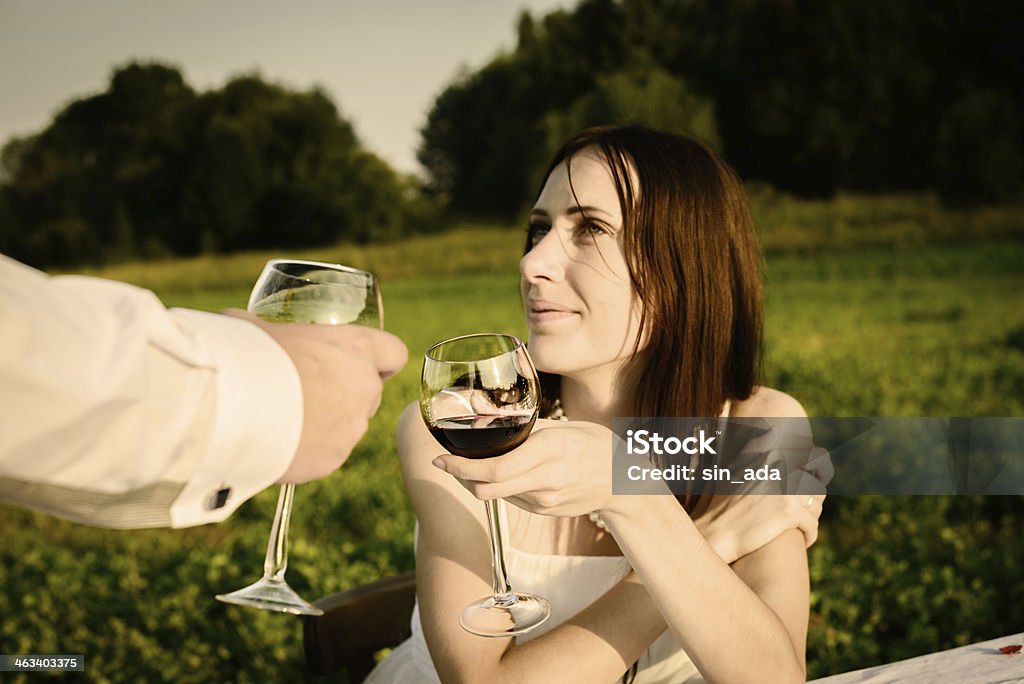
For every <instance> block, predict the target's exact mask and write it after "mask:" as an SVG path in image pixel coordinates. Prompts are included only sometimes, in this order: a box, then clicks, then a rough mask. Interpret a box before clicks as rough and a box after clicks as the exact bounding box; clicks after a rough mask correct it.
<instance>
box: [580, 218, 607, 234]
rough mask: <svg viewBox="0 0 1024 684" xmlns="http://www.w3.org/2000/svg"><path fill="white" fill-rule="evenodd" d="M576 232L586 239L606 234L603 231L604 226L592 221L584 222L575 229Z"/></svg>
mask: <svg viewBox="0 0 1024 684" xmlns="http://www.w3.org/2000/svg"><path fill="white" fill-rule="evenodd" d="M577 231H578V233H579V234H580V235H584V236H587V237H598V236H599V235H604V234H605V233H607V232H608V231H606V230H605V229H604V226H602V225H600V224H598V223H594V222H593V221H584V222H583V223H581V224H580V225H579V226H578V227H577Z"/></svg>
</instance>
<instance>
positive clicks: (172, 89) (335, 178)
mask: <svg viewBox="0 0 1024 684" xmlns="http://www.w3.org/2000/svg"><path fill="white" fill-rule="evenodd" d="M0 178H2V180H3V182H4V187H3V196H4V198H5V204H4V205H0V210H3V211H0V241H2V243H0V244H2V245H3V246H4V247H5V249H6V250H8V251H9V253H11V254H13V255H14V256H17V257H20V258H22V259H24V260H26V261H29V262H30V263H33V264H36V265H70V264H77V263H83V262H101V261H104V260H107V259H124V258H129V257H131V256H135V255H139V256H157V255H163V254H166V253H168V252H171V253H176V254H197V253H200V252H211V251H224V250H236V249H242V248H252V247H286V246H307V245H322V244H327V243H331V242H335V241H337V240H339V239H341V238H349V239H358V240H360V241H370V240H379V239H386V238H391V237H395V236H398V235H401V234H403V233H405V232H406V231H410V230H418V229H421V228H422V227H423V225H424V223H425V221H426V220H428V218H429V205H428V204H427V203H425V202H424V201H422V200H421V199H420V198H419V196H418V193H417V192H415V190H414V189H413V188H411V186H410V184H409V182H408V181H407V180H406V179H403V178H401V177H400V176H399V175H398V174H396V173H395V172H394V171H393V170H391V169H390V168H389V167H388V166H387V165H386V164H385V163H384V162H383V161H382V160H380V159H379V158H377V157H376V156H374V155H372V154H371V153H369V152H368V151H366V150H365V149H363V148H362V146H361V145H360V144H359V141H358V140H357V138H356V135H355V132H354V131H353V129H352V126H351V124H349V122H347V121H345V120H344V119H343V118H342V117H341V116H339V114H338V111H337V108H336V107H335V106H334V104H333V103H332V102H331V100H330V99H329V98H328V97H327V96H326V95H325V94H324V93H323V92H322V91H319V90H311V91H307V92H295V91H292V90H289V89H287V88H285V87H283V86H280V85H275V84H271V83H267V82H266V81H263V80H262V79H261V78H260V77H259V76H258V75H246V76H241V77H238V78H235V79H232V80H231V81H229V82H228V83H227V84H226V85H225V86H224V87H223V88H220V89H216V90H211V91H208V92H204V93H195V92H194V91H193V90H192V89H191V88H190V87H189V86H188V85H187V84H186V83H185V81H184V79H183V78H182V76H181V73H180V72H179V71H178V70H177V69H175V68H173V67H169V66H166V65H162V64H129V65H127V66H125V67H122V68H120V69H118V70H116V71H115V72H114V74H113V76H112V78H111V81H110V85H109V88H108V89H107V90H106V91H105V92H103V93H100V94H99V95H95V96H91V97H87V98H82V99H79V100H75V101H73V102H71V103H70V104H69V105H68V106H67V107H66V108H65V109H64V110H63V111H62V112H60V113H59V114H58V115H57V117H56V119H55V121H54V122H53V124H52V125H51V126H49V127H48V128H47V129H45V130H44V131H42V132H41V133H40V134H38V135H36V136H33V137H31V138H25V139H20V140H15V141H11V142H10V143H8V145H7V146H6V147H5V149H4V152H3V155H2V158H0ZM4 207H6V209H4ZM5 212H6V213H5Z"/></svg>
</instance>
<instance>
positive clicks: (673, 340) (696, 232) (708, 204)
mask: <svg viewBox="0 0 1024 684" xmlns="http://www.w3.org/2000/svg"><path fill="white" fill-rule="evenodd" d="M583 150H595V151H597V152H598V153H599V154H600V155H601V157H602V158H603V159H604V160H605V162H606V163H607V164H608V167H609V169H610V170H611V173H612V178H613V180H614V182H615V187H616V190H617V192H618V195H619V204H620V207H621V209H622V220H623V239H624V251H625V258H626V264H627V266H628V268H629V276H630V282H631V283H632V285H633V288H634V290H635V291H636V293H637V296H638V297H639V300H640V302H641V318H640V328H641V331H642V332H641V335H640V336H638V338H637V342H636V345H635V346H634V349H633V356H632V360H631V362H630V363H631V364H633V367H632V368H630V369H629V371H630V372H632V373H635V375H634V377H637V378H638V380H639V381H638V382H637V385H636V399H635V404H634V413H633V415H634V416H649V417H676V416H679V417H713V416H717V415H718V414H719V412H720V411H721V409H722V405H723V404H724V402H725V401H726V399H730V400H734V401H738V400H743V399H746V398H748V397H749V396H750V395H751V393H752V392H753V390H754V387H755V386H756V385H757V383H758V381H759V378H760V375H761V367H762V337H763V332H762V326H763V320H762V319H763V313H762V293H761V253H760V249H759V248H758V244H757V236H756V234H755V232H754V224H753V219H752V217H751V214H750V207H749V204H748V203H747V198H746V193H745V192H744V190H743V186H742V184H741V183H740V181H739V178H738V177H737V176H736V173H735V172H734V171H733V170H732V169H731V168H730V167H729V166H728V165H727V164H726V163H725V162H724V161H722V159H720V158H719V157H718V155H716V154H715V153H714V151H712V150H711V149H709V148H708V147H707V146H705V145H704V144H702V143H700V142H698V141H697V140H694V139H693V138H689V137H685V136H679V135H672V134H668V133H662V132H659V131H654V130H651V129H649V128H643V127H641V126H609V127H598V128H588V129H586V130H583V131H581V132H579V133H577V134H576V135H575V136H573V137H572V139H570V140H569V141H568V142H567V143H566V144H565V145H564V146H563V147H562V148H561V149H560V150H559V151H558V152H557V153H556V154H555V156H554V158H553V159H552V160H551V163H550V165H549V166H548V169H547V172H546V173H545V174H544V178H545V179H546V178H547V177H548V176H549V175H550V174H551V172H552V170H554V168H555V167H556V166H558V165H559V164H560V163H562V162H563V161H564V162H566V164H567V166H569V167H570V168H569V171H570V187H571V183H572V180H571V179H572V174H571V164H572V158H573V156H574V155H575V154H577V153H579V152H581V151H583ZM631 178H634V179H635V181H636V182H635V186H636V187H634V183H633V182H632V181H631ZM530 247H531V243H530V239H529V238H528V239H527V243H526V248H525V251H529V249H530ZM644 337H645V339H646V340H647V342H646V345H645V347H644V349H643V351H642V353H638V352H639V351H640V350H639V344H640V339H641V338H644ZM541 376H542V378H541V382H542V386H543V389H544V396H545V399H544V406H542V409H543V410H545V411H550V410H551V408H552V407H551V404H552V403H553V402H554V400H556V399H557V398H558V396H559V386H560V382H561V380H560V377H559V376H557V375H550V374H546V373H542V374H541ZM691 504H695V502H687V503H686V508H687V510H690V509H691V507H692V506H691ZM690 512H691V513H692V512H693V511H692V510H690Z"/></svg>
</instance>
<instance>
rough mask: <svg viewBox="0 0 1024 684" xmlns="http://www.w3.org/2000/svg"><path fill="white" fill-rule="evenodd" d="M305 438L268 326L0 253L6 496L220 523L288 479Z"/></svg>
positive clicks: (76, 516)
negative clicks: (45, 269)
mask: <svg viewBox="0 0 1024 684" xmlns="http://www.w3.org/2000/svg"><path fill="white" fill-rule="evenodd" d="M301 429H302V389H301V385H300V382H299V377H298V373H297V372H296V370H295V367H294V365H293V364H292V363H291V360H290V359H289V357H288V355H287V354H286V353H285V352H284V350H282V349H281V348H280V347H279V346H278V345H277V343H275V342H274V341H273V339H271V338H270V336H269V335H267V334H266V333H264V332H263V331H262V330H260V329H259V328H258V327H256V326H254V325H252V324H251V323H248V322H245V321H241V320H237V319H232V318H229V317H226V316H219V315H216V314H208V313H203V312H198V311H187V310H181V309H174V310H170V311H168V310H167V309H166V308H164V306H163V305H162V304H161V303H160V301H159V300H158V299H157V297H156V296H155V295H153V294H152V293H151V292H149V291H147V290H143V289H140V288H137V287H134V286H131V285H127V284H124V283H118V282H114V281H109V280H103V279H99V278H88V277H82V276H57V277H50V276H47V275H45V274H43V273H41V272H39V271H36V270H34V269H31V268H28V267H27V266H24V265H23V264H20V263H18V262H16V261H13V260H11V259H8V258H6V257H3V256H0V500H2V501H6V502H10V503H14V504H17V505H21V506H25V507H28V508H34V509H36V510H42V511H46V512H50V513H53V514H56V515H60V516H62V517H66V518H69V519H72V520H75V521H77V522H83V523H87V524H93V525H102V526H108V527H157V526H174V527H186V526H190V525H199V524H202V523H207V522H215V521H219V520H223V519H224V518H226V517H227V516H228V515H230V514H231V513H232V512H233V511H234V510H235V509H236V508H237V507H238V506H239V505H240V504H241V503H243V502H244V501H246V500H247V499H248V498H249V497H251V496H252V495H253V494H255V493H257V492H258V491H260V490H262V489H263V488H265V487H267V486H268V485H270V484H271V483H273V482H274V481H275V480H277V479H278V478H279V477H280V476H281V475H282V474H283V473H284V471H285V470H286V469H287V467H288V465H289V464H290V463H291V460H292V457H293V456H294V454H295V449H296V447H297V446H298V441H299V435H300V432H301Z"/></svg>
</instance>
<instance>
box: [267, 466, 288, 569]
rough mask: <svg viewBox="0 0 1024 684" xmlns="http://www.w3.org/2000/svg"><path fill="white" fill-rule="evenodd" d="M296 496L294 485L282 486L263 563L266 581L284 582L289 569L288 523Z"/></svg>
mask: <svg viewBox="0 0 1024 684" xmlns="http://www.w3.org/2000/svg"><path fill="white" fill-rule="evenodd" d="M294 496H295V485H294V484H292V483H290V482H289V483H288V484H284V485H281V494H280V495H279V496H278V497H277V511H275V512H274V525H273V527H271V528H270V541H269V542H267V558H266V560H264V561H263V577H264V579H275V580H284V571H285V570H286V569H287V568H288V521H289V520H291V517H292V497H294Z"/></svg>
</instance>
